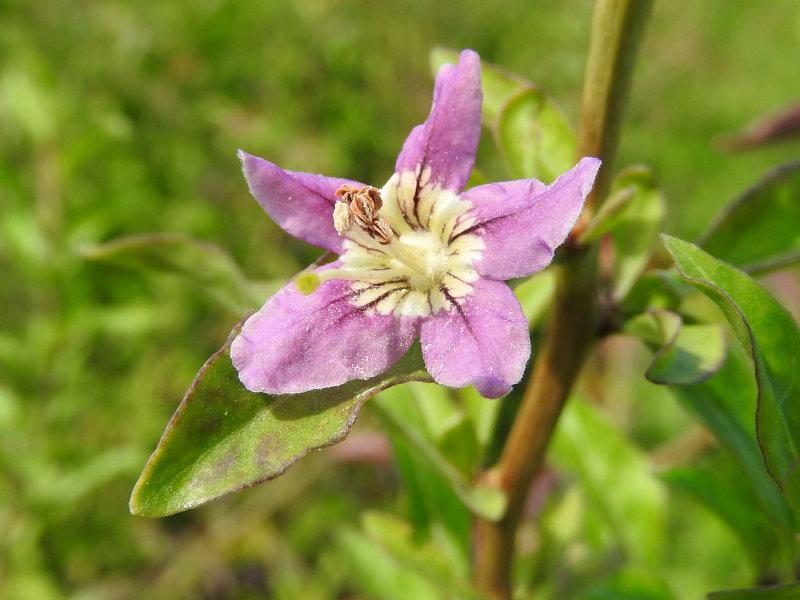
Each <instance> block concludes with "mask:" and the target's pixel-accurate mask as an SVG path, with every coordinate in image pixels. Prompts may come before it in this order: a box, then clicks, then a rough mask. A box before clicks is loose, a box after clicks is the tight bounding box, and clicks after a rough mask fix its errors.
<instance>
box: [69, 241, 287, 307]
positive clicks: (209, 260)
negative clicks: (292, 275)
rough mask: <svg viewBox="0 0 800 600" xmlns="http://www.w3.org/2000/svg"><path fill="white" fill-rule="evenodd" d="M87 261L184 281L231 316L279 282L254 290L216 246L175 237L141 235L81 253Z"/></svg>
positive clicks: (257, 301)
mask: <svg viewBox="0 0 800 600" xmlns="http://www.w3.org/2000/svg"><path fill="white" fill-rule="evenodd" d="M81 255H82V256H83V257H84V258H87V259H89V260H96V261H106V262H112V263H117V264H121V265H125V266H128V267H132V268H135V269H140V270H142V271H144V272H149V273H167V274H170V275H176V276H179V277H182V278H184V279H185V280H187V281H188V282H190V283H192V284H193V285H195V286H197V288H198V289H199V290H200V291H201V292H203V293H206V294H208V295H209V296H210V297H211V298H213V299H214V300H217V301H218V302H220V304H222V305H223V306H224V307H226V308H228V309H230V310H231V311H232V312H233V313H234V314H237V315H241V314H244V313H246V312H248V311H251V310H253V309H254V308H257V307H258V305H259V304H260V303H261V302H262V301H263V299H264V298H265V297H267V296H269V295H272V294H273V293H274V292H276V291H277V290H278V288H279V287H280V285H281V283H282V282H280V281H278V282H275V283H272V284H266V285H261V286H258V285H256V284H255V283H254V282H250V281H248V280H247V278H246V277H245V276H244V274H243V273H242V271H241V269H240V268H239V266H238V265H237V264H236V263H235V262H234V261H233V259H232V258H231V257H230V256H229V255H228V254H227V253H226V252H225V251H224V250H223V249H222V248H220V247H219V246H216V245H214V244H209V243H207V242H203V241H200V240H196V239H192V238H189V237H186V236H182V235H176V234H158V233H156V234H142V235H135V236H129V237H126V238H121V239H116V240H114V241H113V242H108V243H105V244H98V245H96V246H90V247H87V248H83V249H81Z"/></svg>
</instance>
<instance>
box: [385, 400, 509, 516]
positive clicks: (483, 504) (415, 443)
mask: <svg viewBox="0 0 800 600" xmlns="http://www.w3.org/2000/svg"><path fill="white" fill-rule="evenodd" d="M372 408H373V411H374V412H376V413H377V414H378V416H379V417H380V419H381V422H382V423H383V424H384V426H385V427H386V428H387V429H389V430H391V431H393V432H394V433H397V434H400V435H402V436H403V438H404V439H405V440H406V441H407V442H408V444H409V446H410V447H411V448H413V449H414V450H415V451H416V452H417V453H419V454H420V455H421V456H422V457H424V458H425V459H426V461H427V462H428V464H430V465H431V466H432V467H433V468H434V469H435V470H436V471H437V472H438V473H439V474H440V475H441V476H442V477H443V478H444V479H445V480H447V481H448V482H449V483H450V485H451V486H452V488H453V491H454V492H455V493H456V495H457V496H458V497H459V498H460V499H461V501H462V502H463V503H464V504H465V505H466V506H467V507H468V508H469V509H470V510H472V511H473V512H474V513H475V514H477V515H480V516H482V517H483V518H485V519H489V520H492V521H496V520H498V519H500V517H502V516H503V513H504V512H505V509H506V496H505V494H504V493H503V492H502V491H501V490H499V489H497V488H495V487H491V486H487V485H480V484H478V485H473V484H472V483H470V482H469V481H468V480H467V479H466V477H464V475H463V474H462V473H461V472H460V471H459V470H458V468H456V466H455V465H453V464H452V463H451V462H450V461H448V460H447V459H446V458H445V457H444V456H443V455H442V454H441V452H439V450H438V449H437V448H435V447H434V446H433V445H432V444H431V443H430V442H429V441H428V440H426V439H425V437H424V436H423V435H422V434H421V433H420V432H419V431H417V430H416V429H414V428H412V427H410V426H409V425H408V424H407V423H406V422H405V421H403V420H402V419H400V418H398V416H397V415H396V414H395V413H394V412H393V411H391V410H387V408H386V406H385V404H384V403H380V402H376V403H375V404H373V405H372Z"/></svg>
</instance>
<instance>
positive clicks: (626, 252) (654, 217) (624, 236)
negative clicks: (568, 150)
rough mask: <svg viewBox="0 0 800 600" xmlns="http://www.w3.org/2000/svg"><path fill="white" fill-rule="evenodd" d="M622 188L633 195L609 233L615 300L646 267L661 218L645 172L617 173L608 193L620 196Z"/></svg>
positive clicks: (660, 208) (656, 195)
mask: <svg viewBox="0 0 800 600" xmlns="http://www.w3.org/2000/svg"><path fill="white" fill-rule="evenodd" d="M626 188H627V189H628V190H630V192H632V193H633V195H634V196H633V198H632V199H631V200H629V201H628V202H626V205H625V207H624V208H623V209H622V210H621V212H620V214H619V215H618V217H616V224H615V227H614V229H613V230H612V231H611V239H612V242H613V246H614V272H613V280H614V287H613V296H614V298H616V299H617V300H619V299H622V298H624V297H625V296H626V295H627V293H628V292H629V291H630V290H631V288H632V287H633V285H634V283H636V280H637V279H638V278H639V276H640V275H641V274H642V271H644V269H645V267H646V266H647V262H648V261H649V260H650V255H651V254H652V251H653V244H654V243H655V240H656V236H657V235H658V230H659V227H660V226H661V221H662V220H663V218H664V198H663V195H662V193H661V191H660V190H659V189H658V187H656V183H655V180H654V179H653V174H652V173H651V171H650V170H649V169H647V168H645V167H630V168H627V169H624V170H623V171H621V172H620V173H619V175H617V176H616V178H615V179H614V181H613V182H612V184H611V194H612V196H613V195H614V194H618V193H622V191H623V190H625V189H626ZM630 192H629V193H630Z"/></svg>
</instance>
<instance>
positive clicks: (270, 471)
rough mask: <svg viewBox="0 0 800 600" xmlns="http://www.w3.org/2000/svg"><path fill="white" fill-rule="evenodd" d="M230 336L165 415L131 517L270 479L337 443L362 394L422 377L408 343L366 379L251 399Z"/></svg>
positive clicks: (164, 510) (190, 505) (178, 507)
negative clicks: (170, 413)
mask: <svg viewBox="0 0 800 600" xmlns="http://www.w3.org/2000/svg"><path fill="white" fill-rule="evenodd" d="M237 333H238V328H236V329H234V331H233V332H232V334H231V337H230V338H229V340H228V342H227V343H226V344H225V345H224V346H223V347H222V348H221V349H220V350H219V351H218V352H216V353H215V354H214V355H213V356H212V357H211V358H209V359H208V361H207V362H206V364H205V365H203V367H202V368H201V369H200V372H199V373H198V374H197V376H196V377H195V380H194V381H193V382H192V385H191V386H190V387H189V390H188V391H187V392H186V396H185V397H184V398H183V401H182V402H181V404H180V406H178V409H177V411H176V412H175V414H174V415H173V416H172V419H171V420H170V422H169V425H167V429H166V430H165V431H164V434H163V435H162V436H161V440H160V441H159V443H158V446H157V447H156V449H155V451H154V452H153V454H152V455H151V456H150V460H148V461H147V464H146V465H145V468H144V471H143V472H142V474H141V476H140V477H139V481H137V482H136V486H135V487H134V489H133V494H132V496H131V501H130V509H131V512H132V513H133V514H136V515H142V516H147V517H163V516H166V515H171V514H173V513H176V512H180V511H182V510H187V509H189V508H194V507H196V506H199V505H201V504H204V503H206V502H209V501H210V500H214V499H215V498H218V497H219V496H222V495H223V494H227V493H229V492H234V491H237V490H240V489H242V488H244V487H247V486H250V485H254V484H256V483H260V482H262V481H266V480H268V479H273V478H275V477H277V476H278V475H281V474H282V473H283V472H284V471H285V470H286V469H287V468H288V467H289V466H290V465H291V464H292V463H294V462H295V461H297V460H299V459H300V458H302V457H303V456H305V455H306V454H308V453H309V452H310V451H311V450H315V449H317V448H322V447H324V446H330V445H331V444H335V443H336V442H339V441H341V440H342V439H344V437H345V436H346V435H347V432H348V431H349V430H350V427H351V426H352V425H353V423H354V422H355V420H356V417H357V416H358V413H359V410H360V409H361V406H362V405H363V404H364V402H366V401H367V399H369V398H370V397H372V396H374V395H375V394H377V393H378V392H380V391H381V390H384V389H386V388H388V387H390V386H393V385H397V384H399V383H403V382H406V381H412V380H423V379H426V378H427V374H426V373H425V372H424V371H423V370H422V362H421V356H420V351H419V347H418V346H414V347H412V349H411V350H410V351H409V353H408V354H407V355H406V356H405V357H404V358H403V359H402V360H401V361H400V362H399V363H398V364H397V365H395V366H394V367H392V368H391V369H390V370H389V371H387V372H386V373H384V374H382V375H379V376H377V377H373V378H372V379H368V380H356V381H351V382H348V383H346V384H344V385H342V386H339V387H335V388H327V389H322V390H314V391H311V392H306V393H303V394H288V395H283V396H270V395H268V394H256V393H253V392H250V391H248V390H247V389H245V388H244V386H242V384H241V383H240V382H239V377H238V374H237V372H236V369H235V368H234V367H233V364H231V360H230V356H229V354H228V352H229V350H230V343H231V341H232V340H233V338H234V337H235V335H236V334H237Z"/></svg>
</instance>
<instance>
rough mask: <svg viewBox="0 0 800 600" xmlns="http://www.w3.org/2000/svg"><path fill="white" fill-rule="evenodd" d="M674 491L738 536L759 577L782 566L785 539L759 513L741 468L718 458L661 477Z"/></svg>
mask: <svg viewBox="0 0 800 600" xmlns="http://www.w3.org/2000/svg"><path fill="white" fill-rule="evenodd" d="M661 477H662V479H664V481H666V482H667V484H668V485H670V486H671V487H672V488H673V489H676V490H679V491H681V492H683V493H685V494H687V495H689V496H691V497H693V498H694V499H696V500H697V501H698V502H700V503H701V504H703V505H705V506H707V507H708V508H709V509H710V510H711V511H713V512H714V513H716V514H717V515H718V516H719V517H720V518H721V519H722V520H724V521H725V522H726V523H728V525H729V526H730V527H731V529H733V531H735V532H736V534H737V535H738V536H739V538H740V539H741V541H742V545H743V546H744V548H745V549H746V550H747V551H748V553H749V554H750V556H751V560H752V561H753V564H754V565H755V566H756V568H757V569H758V570H759V573H761V574H766V573H768V572H769V570H770V569H774V568H775V567H776V566H780V565H778V564H776V563H778V561H780V559H781V558H783V557H782V556H780V551H781V550H782V549H785V546H784V543H785V539H781V538H779V537H778V536H776V535H775V529H774V528H773V527H772V526H771V524H770V522H769V521H768V520H767V519H766V518H765V516H764V513H763V512H762V511H760V510H758V504H757V500H756V497H755V496H754V495H753V492H752V490H751V488H750V487H749V486H748V484H747V481H746V480H745V479H744V478H742V477H741V472H740V471H739V469H738V467H737V466H736V465H735V464H734V463H732V462H731V461H730V460H728V457H727V456H726V455H724V454H717V455H715V456H714V457H713V459H712V460H711V461H710V462H709V463H708V464H703V465H702V466H687V467H679V468H675V469H671V470H669V471H667V472H665V473H662V474H661Z"/></svg>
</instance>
